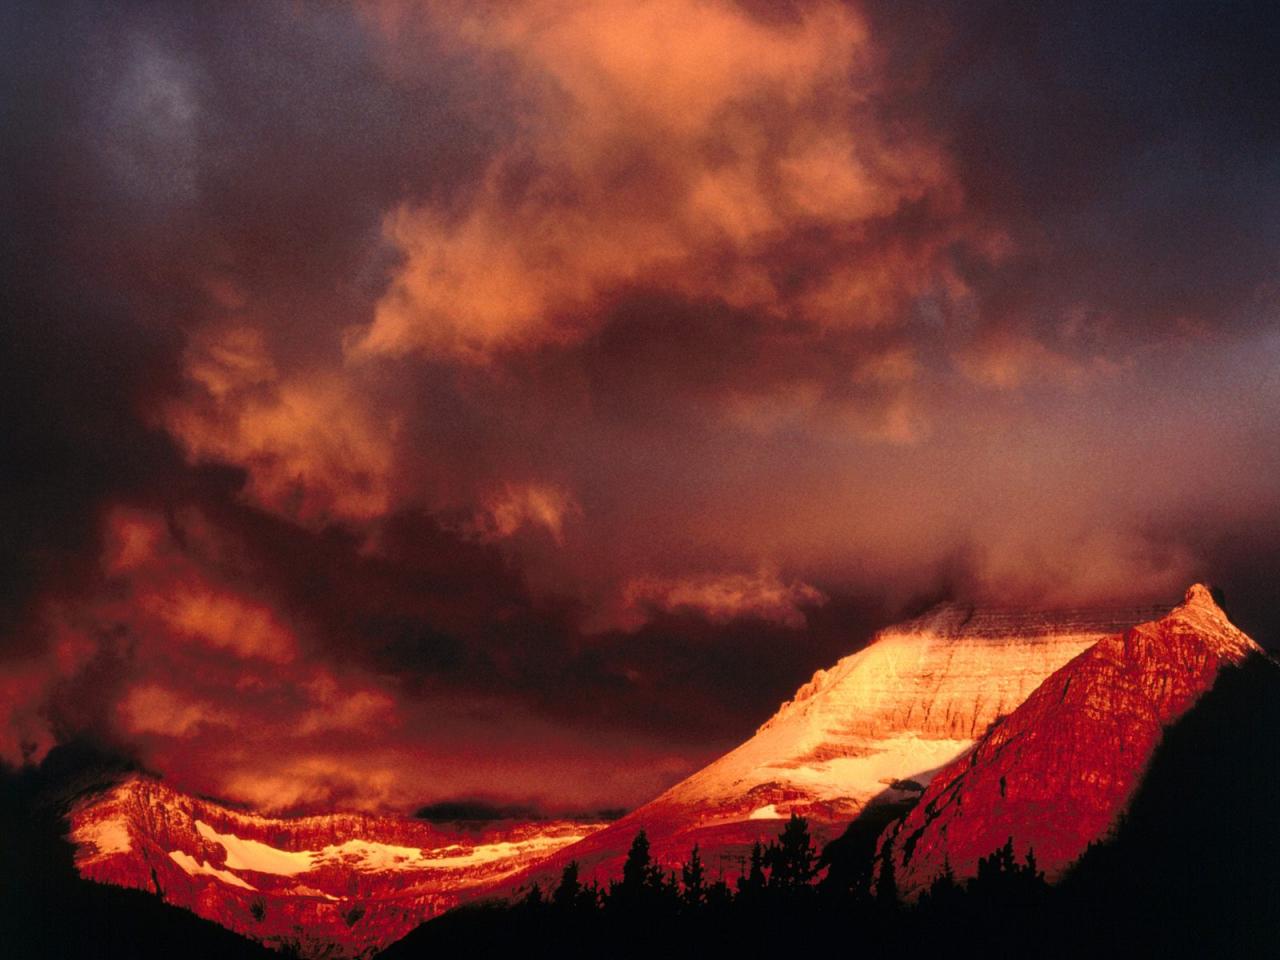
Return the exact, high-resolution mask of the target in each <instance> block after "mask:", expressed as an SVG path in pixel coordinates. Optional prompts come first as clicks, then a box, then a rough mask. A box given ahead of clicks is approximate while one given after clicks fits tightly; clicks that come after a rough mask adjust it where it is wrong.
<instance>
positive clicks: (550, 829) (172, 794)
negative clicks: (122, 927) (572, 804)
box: [71, 776, 602, 957]
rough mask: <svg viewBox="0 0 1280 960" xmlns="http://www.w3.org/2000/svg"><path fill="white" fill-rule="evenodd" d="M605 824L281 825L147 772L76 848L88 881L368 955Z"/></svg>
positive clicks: (89, 816)
mask: <svg viewBox="0 0 1280 960" xmlns="http://www.w3.org/2000/svg"><path fill="white" fill-rule="evenodd" d="M600 826H602V825H601V824H579V823H572V822H533V823H510V822H502V823H501V825H499V826H493V825H489V826H476V827H475V828H472V829H467V828H464V827H461V826H458V827H443V826H440V825H434V824H427V823H423V822H421V821H416V820H407V819H397V818H393V817H371V816H363V815H359V814H335V815H330V816H319V817H305V818H300V819H294V820H280V819H268V818H264V817H256V816H250V815H247V814H243V813H238V812H236V811H233V810H228V809H226V808H224V807H221V806H219V805H217V804H214V803H211V802H208V801H205V800H201V799H198V798H195V797H190V796H187V795H185V794H182V793H179V792H177V791H175V790H173V789H171V788H169V787H168V786H166V785H164V784H163V783H160V782H157V781H155V780H151V779H148V778H145V777H137V776H135V777H130V778H129V779H127V780H125V781H124V782H122V783H120V784H119V785H118V786H116V787H115V788H113V789H112V790H110V791H108V792H107V793H105V794H102V795H99V796H96V797H93V798H90V799H89V800H86V801H84V802H82V803H80V804H79V805H77V806H76V807H75V809H74V810H73V811H72V814H71V839H72V840H73V841H74V842H75V844H76V866H77V869H78V870H79V871H80V873H81V875H82V876H84V877H86V878H88V879H91V880H97V881H100V882H104V883H113V884H117V885H119V886H124V887H135V888H138V889H143V890H150V891H152V892H154V893H156V894H158V895H159V896H161V897H162V898H163V899H165V900H166V901H168V902H169V903H172V904H175V905H177V906H182V907H186V908H188V909H190V910H192V911H194V912H195V913H197V914H199V915H200V916H202V917H205V918H207V919H210V920H214V921H216V922H217V923H220V924H222V925H223V926H225V927H228V928H230V929H232V930H235V931H236V932H238V933H242V934H245V935H246V936H249V937H252V938H253V939H255V940H258V941H260V942H263V943H265V944H267V945H269V946H274V947H285V948H289V949H292V950H296V951H298V952H299V953H301V954H302V955H303V956H316V957H318V956H325V957H366V956H371V955H372V954H373V953H375V952H376V951H377V950H378V949H381V948H382V947H385V946H386V945H387V944H389V943H391V942H392V941H394V940H396V939H398V938H399V937H401V936H403V935H404V934H405V933H406V932H408V931H409V930H410V929H412V928H413V927H415V926H417V925H418V924H419V923H422V922H423V921H424V920H427V919H429V918H430V917H432V916H435V915H436V914H438V913H441V912H443V911H444V910H447V909H449V908H450V907H452V906H454V905H456V904H457V903H459V902H461V901H462V900H464V899H466V898H467V896H468V895H469V894H470V893H472V892H473V891H477V890H480V889H484V888H486V887H489V886H492V885H493V884H494V883H497V882H500V881H501V880H502V879H503V878H504V877H507V876H509V875H511V874H513V873H515V872H517V871H519V870H520V869H521V868H523V867H525V866H527V865H528V864H529V863H530V862H532V861H534V860H537V859H540V858H543V857H546V856H548V855H549V854H551V853H553V852H554V851H555V850H557V849H559V848H560V847H562V846H565V845H566V844H570V843H573V842H574V841H576V840H579V839H581V838H582V837H583V836H584V835H585V834H586V833H587V832H589V831H591V830H593V829H596V828H598V827H600Z"/></svg>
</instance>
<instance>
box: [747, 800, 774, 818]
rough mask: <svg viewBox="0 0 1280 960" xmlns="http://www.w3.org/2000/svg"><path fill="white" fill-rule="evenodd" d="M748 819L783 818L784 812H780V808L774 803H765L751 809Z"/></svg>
mask: <svg viewBox="0 0 1280 960" xmlns="http://www.w3.org/2000/svg"><path fill="white" fill-rule="evenodd" d="M747 819H748V820H781V819H782V814H780V813H779V812H778V808H777V807H776V806H775V805H774V804H772V803H768V804H765V805H764V806H763V807H756V808H755V809H754V810H752V811H751V815H750V816H749V817H747Z"/></svg>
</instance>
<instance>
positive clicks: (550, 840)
mask: <svg viewBox="0 0 1280 960" xmlns="http://www.w3.org/2000/svg"><path fill="white" fill-rule="evenodd" d="M1245 665H1249V666H1250V667H1251V668H1253V669H1256V670H1257V671H1260V673H1259V674H1258V675H1259V677H1260V680H1259V682H1260V683H1261V684H1262V686H1263V687H1265V688H1266V689H1272V688H1274V690H1275V691H1277V695H1280V668H1277V667H1276V665H1275V664H1274V663H1273V662H1272V661H1271V660H1270V659H1269V658H1268V657H1267V656H1266V655H1265V654H1264V653H1263V651H1262V650H1261V649H1260V648H1259V647H1258V646H1257V645H1256V644H1255V643H1254V642H1253V641H1252V640H1251V639H1249V638H1248V637H1247V636H1245V635H1244V634H1243V633H1242V632H1240V631H1239V630H1238V629H1237V628H1236V627H1234V626H1233V625H1232V624H1231V622H1230V620H1229V619H1228V617H1227V616H1226V614H1225V613H1224V612H1223V610H1222V608H1221V607H1220V606H1219V605H1218V603H1217V602H1216V600H1215V598H1214V597H1213V595H1212V594H1211V592H1210V591H1209V590H1208V589H1207V588H1206V587H1204V586H1202V585H1199V584H1197V585H1194V586H1192V587H1191V588H1190V589H1189V590H1188V591H1187V593H1186V596H1185V598H1184V600H1183V602H1182V603H1181V604H1179V605H1177V606H1175V607H1173V609H1172V610H1169V608H1168V607H1165V608H1162V609H1160V610H1154V609H1151V608H1140V609H1107V610H1098V609H1086V610H1069V611H1057V612H1049V613H1045V612H1036V613H1025V612H1018V611H1011V610H998V609H982V608H973V607H968V606H961V605H957V604H946V605H943V606H940V607H937V608H935V609H933V610H931V611H930V612H928V613H926V614H925V615H923V616H921V617H919V618H917V619H914V620H911V621H908V622H906V623H904V624H901V625H899V626H896V627H892V628H889V629H886V630H884V631H882V632H881V633H879V634H877V635H876V636H875V637H874V638H873V639H872V641H871V642H870V643H869V644H868V645H866V646H865V647H864V648H863V649H861V650H859V651H857V652H856V653H853V654H851V655H850V656H848V657H846V658H844V659H842V660H841V661H839V662H838V663H837V664H835V665H834V666H833V667H831V668H830V669H827V670H820V671H818V672H817V673H816V674H815V675H814V677H813V679H812V680H810V681H809V682H808V683H807V684H805V685H804V686H802V687H801V688H800V689H799V690H798V691H797V692H796V694H795V695H794V697H793V698H792V699H791V700H789V701H787V702H786V703H784V704H782V706H781V707H780V708H779V709H778V710H777V712H776V713H775V714H774V715H773V716H772V717H771V718H769V719H768V720H767V721H766V722H765V723H764V724H763V725H762V726H761V727H760V728H759V729H758V730H757V731H756V733H755V735H754V736H752V737H751V738H750V739H748V740H747V741H745V742H744V743H743V744H742V745H741V746H739V747H737V748H736V749H734V750H732V751H730V752H729V753H727V754H725V755H724V756H722V757H721V758H719V759H718V760H716V761H715V762H713V763H711V764H710V765H708V766H707V767H705V768H703V769H702V770H700V771H698V772H696V773H694V774H693V775H692V776H690V777H688V778H686V779H685V780H683V781H681V782H680V783H678V784H676V785H675V786H673V787H671V788H670V789H669V790H667V791H666V792H665V793H663V794H662V795H661V796H659V797H657V798H655V799H654V800H653V801H651V802H649V803H647V804H645V805H643V806H641V807H639V808H637V809H636V810H634V811H632V812H631V813H629V814H627V815H626V816H624V817H623V818H622V819H620V820H618V821H615V822H613V823H611V824H601V823H578V822H571V821H555V822H536V821H528V822H524V821H499V822H494V823H489V824H455V825H443V824H427V823H424V822H422V821H417V820H411V819H408V818H403V819H401V818H394V817H370V816H363V815H350V814H334V815H329V816H317V817H307V818H301V819H292V820H285V819H270V818H264V817H257V816H254V815H251V814H246V813H241V812H238V811H234V810H231V809H229V808H227V807H224V806H221V805H219V804H216V803H213V802H212V801H209V800H204V799H200V798H195V797H191V796H187V795H184V794H182V793H180V792H178V791H176V790H174V789H172V788H171V787H170V786H168V785H167V784H165V783H163V782H161V781H158V780H156V779H154V778H151V777H148V776H145V775H141V774H131V775H129V776H127V777H124V778H122V779H121V778H117V779H116V780H115V781H114V782H113V783H112V784H111V785H109V786H108V787H107V788H106V789H102V790H97V791H94V792H91V793H88V794H86V795H84V796H82V797H80V798H79V799H78V800H77V801H76V802H74V803H73V804H71V806H70V808H69V832H70V839H71V841H72V842H73V843H74V844H75V850H76V853H75V862H76V867H77V869H78V870H79V872H80V874H81V875H82V876H83V877H85V878H87V879H90V880H96V881H99V882H101V883H107V884H114V885H118V886H122V887H131V888H136V889H139V890H145V891H150V892H151V893H153V894H156V895H158V896H159V897H161V898H162V899H163V900H164V901H166V902H168V903H171V904H175V905H178V906H181V907H185V908H187V909H188V910H191V911H192V912H194V913H196V914H198V915H199V916H201V917H205V918H208V919H211V920H214V921H216V922H217V923H219V924H220V925H222V926H224V927H227V928H230V929H231V930H235V931H236V932H238V933H241V934H244V935H245V936H248V937H251V938H252V939H254V940H257V941H259V942H261V943H265V944H267V945H270V946H273V947H277V948H287V949H290V950H293V951H295V952H298V953H300V954H302V955H304V956H310V957H321V956H325V957H365V956H372V955H373V954H375V953H376V952H377V951H378V950H380V949H382V948H384V947H385V946H386V945H387V944H389V943H391V942H393V941H394V940H396V939H397V938H399V937H401V936H403V935H404V934H405V933H406V932H408V931H409V930H410V929H412V928H413V927H415V926H417V925H418V924H420V923H422V922H424V921H426V920H428V919H430V918H431V917H433V916H435V915H437V914H439V913H441V912H444V911H447V910H448V909H450V908H451V907H453V906H455V905H458V904H461V903H465V902H468V901H474V900H480V899H483V898H486V897H493V896H512V895H520V894H522V893H523V892H524V891H527V890H528V889H529V888H530V887H531V885H533V884H535V883H537V884H540V885H542V886H543V887H544V888H545V887H546V886H548V885H549V884H551V883H553V882H554V880H555V878H556V877H557V876H558V875H559V873H560V872H561V871H562V870H563V868H564V867H565V866H566V865H567V864H569V863H570V862H576V863H577V864H578V865H579V867H580V869H581V873H582V876H583V878H584V880H587V879H596V880H598V881H600V882H601V883H605V882H607V881H608V880H610V879H611V878H613V877H616V876H617V875H618V874H619V872H620V869H621V864H622V860H623V858H624V857H625V855H626V853H627V850H628V847H629V845H630V842H631V840H632V839H633V837H634V836H635V834H636V832H637V831H639V830H641V829H643V830H644V831H645V832H646V834H647V835H648V837H649V839H650V842H651V848H652V851H653V856H654V859H655V861H656V862H657V863H658V864H660V865H663V866H665V867H667V868H671V867H674V865H675V864H677V863H679V862H680V861H681V860H682V859H684V858H686V857H687V855H688V854H689V851H690V848H691V847H692V846H693V845H694V844H697V845H698V846H699V848H700V850H701V852H702V857H703V859H704V862H706V863H707V864H708V867H709V869H710V872H711V873H712V875H713V876H716V875H719V876H723V877H724V878H725V879H727V880H730V881H732V880H733V879H734V878H735V877H736V876H737V875H739V874H740V873H741V872H742V871H743V869H744V866H743V861H744V857H745V855H746V854H747V852H748V851H749V849H750V847H751V845H752V844H753V843H755V842H756V841H758V840H767V839H769V838H771V837H773V836H774V835H776V834H777V832H778V829H779V827H780V826H781V821H783V820H785V818H788V817H790V816H791V815H792V814H798V815H800V816H803V817H805V818H806V820H807V821H808V822H809V824H810V828H811V830H812V833H813V835H814V837H815V839H817V840H818V841H819V842H826V841H830V840H835V839H836V838H839V837H841V835H842V834H844V835H846V837H847V836H848V835H849V834H850V833H852V832H854V831H856V830H858V829H861V830H862V832H863V833H864V834H866V835H867V836H869V837H871V838H874V840H875V843H874V849H873V851H872V853H873V855H874V856H875V857H876V867H875V869H876V870H877V871H878V872H879V874H880V876H881V877H883V876H884V875H885V873H886V872H889V873H891V874H892V876H893V878H894V880H895V883H896V887H897V890H898V891H899V893H900V895H901V896H902V897H904V898H906V899H912V898H914V897H917V896H918V895H919V894H920V893H921V892H922V891H923V890H925V889H926V888H927V887H928V886H929V884H930V883H931V882H932V881H933V880H934V878H935V877H937V876H938V875H939V874H941V873H942V872H944V871H950V872H953V873H954V874H955V875H956V876H958V877H960V878H964V877H967V876H972V875H973V874H974V873H975V872H976V871H977V869H978V861H979V859H980V858H981V857H983V856H984V855H987V854H989V853H990V852H991V851H992V850H994V849H996V848H998V847H999V846H1000V845H1001V844H1003V843H1005V842H1006V841H1007V840H1011V841H1012V842H1013V845H1014V847H1015V848H1016V849H1017V850H1018V851H1019V854H1020V855H1021V854H1022V853H1023V851H1025V850H1034V856H1035V858H1036V859H1037V862H1038V863H1039V865H1040V867H1041V868H1042V869H1044V870H1045V871H1046V873H1047V874H1048V876H1049V878H1050V879H1057V878H1059V877H1061V876H1063V875H1064V874H1066V873H1067V872H1068V871H1069V869H1070V868H1071V866H1072V864H1073V863H1075V862H1077V861H1078V860H1079V859H1080V858H1081V857H1082V856H1083V855H1085V854H1086V853H1087V852H1088V851H1089V850H1090V849H1091V847H1092V846H1094V845H1097V844H1099V843H1101V842H1103V841H1105V840H1107V839H1108V837H1110V836H1111V835H1112V834H1113V833H1114V831H1115V830H1116V829H1117V826H1118V825H1119V824H1121V823H1123V821H1124V818H1125V815H1126V813H1127V811H1128V808H1129V805H1130V803H1131V802H1132V801H1133V798H1134V796H1135V795H1136V794H1137V793H1138V792H1139V791H1140V789H1141V788H1142V785H1143V783H1144V779H1145V776H1146V773H1147V771H1148V769H1149V768H1150V766H1151V764H1152V759H1153V757H1154V756H1155V755H1156V753H1157V751H1158V749H1159V748H1160V745H1161V743H1162V740H1163V738H1164V735H1165V731H1166V730H1167V729H1169V728H1170V727H1171V726H1172V725H1174V724H1176V723H1178V722H1179V720H1180V719H1181V718H1183V717H1184V716H1186V715H1187V714H1188V712H1189V711H1190V710H1192V708H1193V707H1194V706H1195V704H1196V703H1197V702H1198V701H1199V700H1200V699H1201V698H1203V697H1204V696H1205V695H1206V694H1207V693H1209V692H1210V691H1212V690H1214V688H1215V685H1218V684H1219V679H1220V677H1222V676H1223V675H1224V674H1225V673H1227V672H1230V671H1232V670H1236V669H1238V668H1242V667H1244V666H1245ZM868 824H870V825H871V826H870V827H868V826H867V825H868ZM860 825H861V826H860Z"/></svg>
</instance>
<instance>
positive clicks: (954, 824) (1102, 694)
mask: <svg viewBox="0 0 1280 960" xmlns="http://www.w3.org/2000/svg"><path fill="white" fill-rule="evenodd" d="M1262 656H1263V654H1262V651H1261V649H1260V648H1259V647H1258V646H1257V645H1256V644H1255V643H1254V642H1253V641H1252V640H1251V639H1250V638H1249V637H1247V636H1246V635H1245V634H1243V633H1242V632H1241V631H1240V630H1238V629H1237V628H1236V627H1235V626H1234V625H1232V624H1231V622H1230V621H1229V620H1228V619H1227V616H1226V614H1225V613H1223V611H1222V610H1221V608H1220V607H1219V606H1218V605H1217V603H1215V602H1214V599H1213V597H1212V595H1211V594H1210V592H1209V590H1208V589H1207V588H1205V587H1204V586H1202V585H1200V584H1196V585H1194V586H1192V587H1191V588H1190V589H1189V590H1188V591H1187V594H1186V598H1185V600H1184V602H1183V603H1182V604H1180V605H1179V606H1177V607H1175V608H1174V609H1173V610H1172V611H1170V612H1169V613H1168V614H1167V615H1165V616H1163V617H1160V618H1159V619H1156V620H1152V621H1151V622H1147V623H1142V624H1140V625H1138V626H1135V627H1133V628H1132V629H1130V630H1127V631H1125V632H1123V633H1117V634H1115V635H1114V636H1110V637H1106V638H1104V639H1102V640H1100V641H1099V642H1097V643H1096V644H1094V645H1092V646H1091V647H1090V648H1089V649H1088V650H1086V651H1084V652H1083V653H1081V654H1080V655H1079V656H1077V657H1075V658H1074V659H1072V660H1071V661H1070V662H1069V663H1067V664H1066V665H1064V666H1063V667H1062V668H1061V669H1060V670H1057V671H1056V672H1055V673H1053V675H1052V676H1050V677H1049V678H1048V679H1046V680H1045V681H1044V683H1042V684H1041V685H1040V686H1039V687H1038V688H1037V689H1036V690H1035V691H1034V692H1033V693H1032V694H1031V695H1030V697H1028V698H1027V700H1026V701H1025V702H1024V703H1023V704H1022V705H1021V706H1019V707H1018V708H1017V709H1016V710H1014V711H1013V712H1012V713H1011V714H1010V715H1009V716H1008V717H1006V718H1005V719H1004V720H1003V721H1002V722H1001V723H1000V724H998V725H997V726H996V727H995V728H993V729H992V730H991V731H990V732H989V733H988V734H987V735H986V736H984V737H983V738H982V739H981V740H980V741H979V743H978V744H977V745H976V746H975V747H974V749H973V750H972V751H971V752H970V753H968V754H967V755H965V756H963V757H961V758H959V759H957V760H955V761H954V762H952V763H951V764H950V765H948V766H947V767H946V768H945V769H944V770H942V771H940V772H939V773H938V774H937V775H936V776H935V777H934V778H933V781H932V783H930V785H929V786H928V788H927V789H926V790H925V792H924V795H923V797H922V798H921V801H920V803H919V804H918V805H917V806H916V807H915V808H914V809H913V810H912V811H911V812H910V813H909V814H907V816H906V817H904V818H903V819H902V821H900V822H899V823H897V824H895V825H893V826H891V827H889V828H888V829H887V830H886V831H885V834H884V835H883V836H882V838H881V839H882V843H888V844H889V848H888V849H889V855H891V856H892V858H893V864H894V872H895V880H896V882H897V883H898V887H899V890H900V891H901V892H902V894H903V895H905V896H908V897H909V896H913V895H915V894H918V893H919V892H920V890H921V889H923V888H924V887H925V886H927V885H928V884H929V883H930V882H931V881H932V879H933V878H934V877H935V876H936V875H937V874H938V873H940V872H942V870H943V869H944V865H945V862H948V861H949V862H950V864H951V867H952V869H953V870H954V871H955V872H956V874H957V876H960V877H965V876H971V875H973V874H974V873H975V872H976V868H977V861H978V858H979V857H982V856H985V855H986V854H988V853H990V852H992V851H993V850H995V849H996V848H997V847H1000V846H1002V845H1003V844H1004V843H1005V841H1006V839H1008V838H1010V837H1012V838H1013V840H1014V845H1015V848H1016V851H1017V853H1018V855H1019V856H1021V855H1023V854H1024V853H1025V852H1026V849H1027V848H1028V847H1034V849H1035V853H1036V856H1037V859H1038V861H1039V864H1040V866H1041V867H1042V868H1044V869H1045V871H1046V873H1047V874H1048V875H1049V876H1050V878H1053V877H1056V876H1058V875H1059V874H1060V873H1061V872H1062V870H1063V869H1065V868H1066V867H1067V866H1069V865H1070V864H1071V863H1072V862H1073V861H1074V860H1075V859H1077V858H1078V857H1079V856H1080V855H1081V854H1082V853H1083V852H1084V850H1085V848H1086V847H1087V846H1088V844H1089V843H1090V842H1091V841H1093V840H1096V839H1099V838H1101V837H1103V836H1104V835H1105V834H1106V833H1107V831H1108V830H1109V828H1110V827H1111V826H1112V825H1113V824H1114V823H1115V822H1116V818H1117V817H1118V816H1119V814H1120V813H1121V812H1122V811H1123V810H1124V809H1125V807H1126V805H1127V803H1128V801H1129V799H1130V798H1131V797H1132V795H1133V793H1134V790H1135V789H1136V787H1137V786H1138V784H1139V783H1140V781H1141V779H1142V776H1143V773H1144V771H1145V770H1146V768H1147V765H1148V763H1149V762H1150V760H1151V757H1152V754H1153V753H1154V751H1155V749H1156V747H1157V746H1158V745H1159V743H1160V740H1161V738H1162V735H1163V732H1164V730H1165V728H1166V727H1167V726H1169V725H1170V724H1172V723H1173V722H1175V721H1176V720H1177V719H1178V718H1179V717H1181V716H1182V715H1183V714H1184V713H1186V712H1187V710H1189V709H1190V708H1191V707H1192V706H1193V705H1194V704H1195V702H1196V701H1197V700H1198V699H1199V698H1200V697H1201V696H1202V695H1203V694H1204V693H1205V692H1207V691H1208V690H1209V689H1210V688H1212V687H1213V685H1214V682H1215V680H1216V679H1217V677H1218V674H1219V672H1220V671H1221V670H1222V669H1223V668H1224V667H1227V666H1229V665H1234V664H1239V663H1241V662H1242V661H1244V660H1245V659H1247V658H1250V657H1262Z"/></svg>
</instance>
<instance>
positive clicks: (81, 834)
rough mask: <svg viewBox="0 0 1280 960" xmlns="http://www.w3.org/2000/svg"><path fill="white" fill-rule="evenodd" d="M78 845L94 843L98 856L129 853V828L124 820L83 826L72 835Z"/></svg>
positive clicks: (103, 821)
mask: <svg viewBox="0 0 1280 960" xmlns="http://www.w3.org/2000/svg"><path fill="white" fill-rule="evenodd" d="M72 839H74V840H75V841H76V843H92V844H93V845H94V846H95V847H96V848H97V850H98V853H97V856H100V857H105V856H109V855H110V854H113V853H128V852H129V850H130V849H131V846H132V845H131V843H130V841H129V827H128V825H127V824H126V823H125V822H124V821H123V820H99V821H98V822H96V823H86V824H83V825H82V826H81V827H80V828H79V829H77V830H76V831H75V833H74V834H73V835H72Z"/></svg>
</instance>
